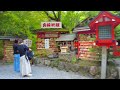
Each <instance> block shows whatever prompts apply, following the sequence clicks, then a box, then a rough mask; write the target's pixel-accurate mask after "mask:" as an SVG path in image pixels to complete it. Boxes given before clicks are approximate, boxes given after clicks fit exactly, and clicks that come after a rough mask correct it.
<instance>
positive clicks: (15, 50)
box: [13, 40, 19, 54]
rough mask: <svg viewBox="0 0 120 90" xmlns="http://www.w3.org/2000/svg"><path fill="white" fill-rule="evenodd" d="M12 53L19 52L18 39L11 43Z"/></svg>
mask: <svg viewBox="0 0 120 90" xmlns="http://www.w3.org/2000/svg"><path fill="white" fill-rule="evenodd" d="M13 54H19V51H18V40H15V41H14V44H13Z"/></svg>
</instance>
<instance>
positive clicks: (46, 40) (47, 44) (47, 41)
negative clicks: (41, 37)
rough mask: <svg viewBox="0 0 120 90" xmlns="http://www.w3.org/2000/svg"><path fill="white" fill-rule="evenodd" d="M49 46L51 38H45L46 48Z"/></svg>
mask: <svg viewBox="0 0 120 90" xmlns="http://www.w3.org/2000/svg"><path fill="white" fill-rule="evenodd" d="M48 48H49V39H45V49H48Z"/></svg>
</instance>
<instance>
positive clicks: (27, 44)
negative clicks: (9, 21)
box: [23, 39, 32, 47]
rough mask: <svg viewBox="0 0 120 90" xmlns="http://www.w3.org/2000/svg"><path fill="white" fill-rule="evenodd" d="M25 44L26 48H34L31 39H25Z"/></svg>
mask: <svg viewBox="0 0 120 90" xmlns="http://www.w3.org/2000/svg"><path fill="white" fill-rule="evenodd" d="M23 43H24V44H25V45H26V46H28V47H31V46H32V40H30V39H25V40H23Z"/></svg>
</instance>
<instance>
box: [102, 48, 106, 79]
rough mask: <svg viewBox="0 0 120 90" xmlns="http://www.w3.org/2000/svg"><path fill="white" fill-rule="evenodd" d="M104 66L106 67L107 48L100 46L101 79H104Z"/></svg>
mask: <svg viewBox="0 0 120 90" xmlns="http://www.w3.org/2000/svg"><path fill="white" fill-rule="evenodd" d="M106 66H107V47H106V46H102V61H101V79H105V78H106Z"/></svg>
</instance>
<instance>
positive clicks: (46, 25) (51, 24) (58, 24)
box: [41, 22, 62, 28]
mask: <svg viewBox="0 0 120 90" xmlns="http://www.w3.org/2000/svg"><path fill="white" fill-rule="evenodd" d="M41 28H62V23H61V22H41Z"/></svg>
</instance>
